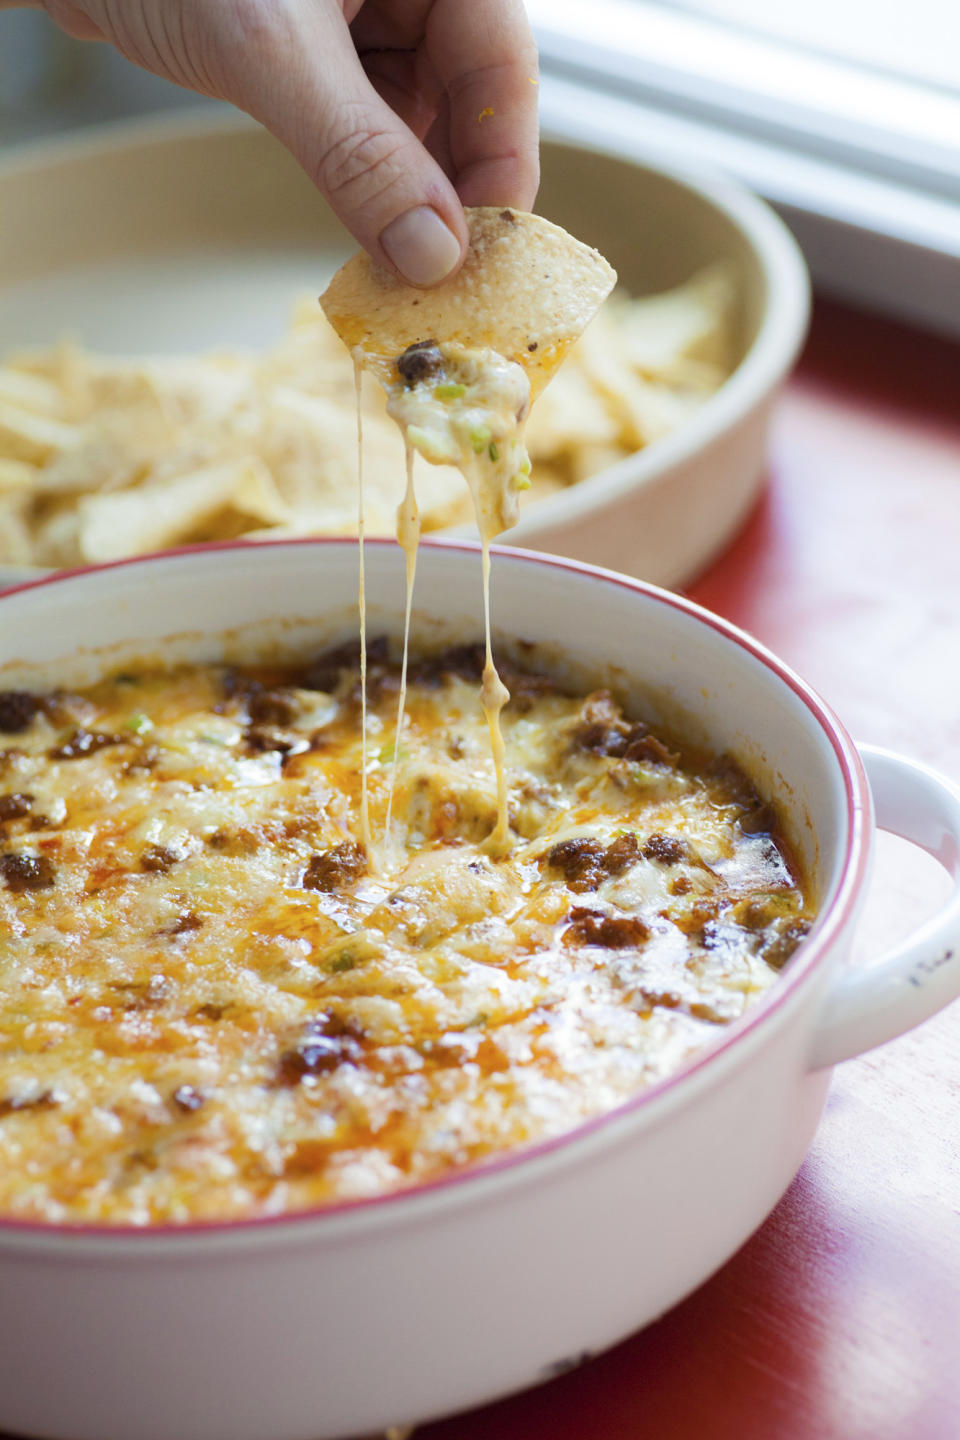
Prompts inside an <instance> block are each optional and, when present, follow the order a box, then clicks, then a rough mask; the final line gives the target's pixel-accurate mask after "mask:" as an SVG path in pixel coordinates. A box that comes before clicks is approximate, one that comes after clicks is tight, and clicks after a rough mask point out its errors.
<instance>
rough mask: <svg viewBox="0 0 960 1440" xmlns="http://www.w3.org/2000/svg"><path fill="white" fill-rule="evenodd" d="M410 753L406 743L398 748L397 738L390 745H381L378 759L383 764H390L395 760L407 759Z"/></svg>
mask: <svg viewBox="0 0 960 1440" xmlns="http://www.w3.org/2000/svg"><path fill="white" fill-rule="evenodd" d="M408 753H409V752H408V750H407V748H406V746H405V745H401V746H400V748H399V750H398V749H397V742H396V740H391V741H390V743H389V744H388V745H381V747H380V750H379V752H378V754H377V759H378V760H379V761H380V764H381V765H389V764H390V763H391V761H393V760H398V759H399V760H405V759H406V758H407V755H408Z"/></svg>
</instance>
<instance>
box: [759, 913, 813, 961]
mask: <svg viewBox="0 0 960 1440" xmlns="http://www.w3.org/2000/svg"><path fill="white" fill-rule="evenodd" d="M809 933H810V921H809V920H807V919H806V918H805V917H804V916H802V915H801V916H799V917H798V918H797V919H796V920H791V921H789V922H788V923H787V924H786V925H784V926H783V928H782V929H778V930H777V931H776V932H775V933H774V935H773V936H772V937H771V938H770V939H769V940H767V941H766V942H765V943H764V944H763V946H762V947H761V950H760V953H761V955H762V956H763V958H764V960H766V962H767V964H768V965H769V966H770V967H771V969H773V970H782V969H783V967H784V965H785V964H786V963H787V961H788V960H789V959H790V956H791V955H792V954H793V952H794V951H795V950H796V948H797V946H798V945H799V944H800V942H801V941H802V940H804V939H805V938H806V936H807V935H809Z"/></svg>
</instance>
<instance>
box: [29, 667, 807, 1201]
mask: <svg viewBox="0 0 960 1440" xmlns="http://www.w3.org/2000/svg"><path fill="white" fill-rule="evenodd" d="M372 653H373V661H372V664H371V668H370V684H371V690H370V716H369V735H368V742H369V752H370V762H369V775H368V779H369V786H370V797H371V820H372V828H373V832H374V834H375V836H381V835H382V828H383V821H384V812H385V809H386V794H387V788H388V783H389V777H390V770H391V767H392V765H393V764H394V763H395V764H396V766H397V775H396V795H395V799H394V812H393V813H394V817H395V818H394V824H393V827H392V834H391V836H390V837H389V838H388V839H387V840H384V841H383V842H382V843H378V844H377V846H376V853H375V854H374V855H373V856H372V857H370V862H371V863H369V864H365V857H364V856H363V854H362V852H360V850H359V847H358V845H357V836H358V834H359V829H358V814H357V812H358V807H359V791H360V780H359V765H360V737H359V689H358V684H357V676H356V670H355V668H354V665H353V660H352V657H351V656H350V655H349V654H348V653H347V652H346V651H343V652H334V653H332V654H331V655H328V656H326V657H321V659H320V660H319V661H315V662H313V663H312V664H308V665H305V666H303V667H300V668H299V669H298V670H296V671H293V670H270V671H268V670H265V669H259V670H256V671H252V670H251V671H234V670H225V669H224V668H222V667H208V668H204V667H199V668H196V667H193V668H184V669H179V670H176V671H173V672H167V673H162V672H159V671H157V672H147V671H144V672H138V673H128V674H123V675H116V676H112V677H110V678H108V679H107V680H105V681H103V682H102V683H101V684H99V685H98V686H96V687H94V688H92V689H90V690H88V691H85V692H84V693H82V694H62V693H53V694H50V695H36V696H26V697H23V696H21V697H19V698H17V697H13V698H12V699H11V697H10V695H9V693H5V694H3V695H0V727H10V728H2V729H0V748H2V754H0V831H2V842H0V852H2V853H0V1215H6V1216H8V1217H16V1218H20V1219H31V1220H42V1221H50V1222H63V1221H69V1222H74V1223H76V1222H81V1223H114V1224H117V1223H120V1224H128V1223H129V1224H133V1225H149V1224H152V1223H161V1222H163V1223H170V1222H174V1223H176V1222H184V1221H189V1220H214V1219H224V1218H241V1217H254V1216H263V1215H273V1214H280V1213H284V1212H288V1211H297V1210H303V1209H306V1208H311V1207H316V1206H322V1205H325V1204H329V1203H333V1202H338V1201H343V1200H347V1199H352V1198H357V1197H368V1196H373V1195H378V1194H381V1193H384V1192H386V1191H390V1190H394V1189H397V1188H402V1187H408V1186H411V1185H415V1184H417V1183H420V1182H423V1181H427V1180H430V1179H435V1178H437V1177H439V1176H442V1175H445V1174H447V1173H449V1172H450V1171H451V1170H454V1169H457V1168H459V1167H462V1166H467V1165H470V1164H472V1163H475V1162H477V1161H479V1160H482V1159H483V1158H484V1157H487V1156H490V1155H492V1154H494V1153H497V1152H500V1151H503V1150H508V1149H512V1148H514V1147H518V1146H524V1145H527V1144H530V1143H531V1142H535V1141H536V1140H538V1139H541V1138H544V1137H548V1136H554V1135H557V1134H561V1133H563V1132H564V1131H567V1130H569V1129H571V1128H573V1127H575V1126H576V1125H577V1124H578V1123H579V1122H580V1121H581V1120H583V1119H584V1118H586V1117H588V1116H592V1115H596V1114H599V1113H602V1112H603V1111H606V1110H609V1109H610V1108H612V1107H614V1106H616V1105H617V1104H618V1103H620V1102H621V1101H623V1100H625V1099H626V1098H628V1097H630V1096H632V1095H634V1094H635V1093H637V1092H638V1091H640V1090H642V1089H643V1088H644V1087H646V1086H648V1085H650V1084H651V1083H652V1082H654V1081H656V1080H659V1079H661V1078H662V1077H664V1076H666V1075H668V1074H669V1073H671V1072H672V1071H674V1070H676V1069H677V1068H678V1067H679V1066H681V1065H682V1064H683V1063H684V1061H685V1060H686V1059H687V1058H688V1057H689V1056H690V1055H691V1054H692V1053H694V1052H695V1051H696V1050H698V1049H699V1048H701V1047H703V1046H704V1045H706V1044H708V1043H709V1042H710V1041H711V1040H713V1039H714V1038H715V1037H716V1035H717V1034H718V1031H719V1027H721V1026H722V1025H724V1024H725V1023H727V1022H729V1021H731V1020H733V1019H736V1018H737V1017H738V1016H739V1015H741V1014H742V1013H743V1011H744V1010H745V1009H746V1008H747V1007H748V1006H749V1005H750V1004H751V1003H752V1002H754V1001H755V1000H756V999H757V998H758V997H760V996H761V995H762V994H763V993H764V991H765V990H766V989H767V988H768V987H769V986H770V985H771V984H772V983H775V979H776V973H777V969H778V968H779V966H780V965H782V963H783V962H784V960H785V959H786V958H787V956H788V955H789V953H790V952H791V950H792V948H793V947H794V946H795V945H796V943H797V942H798V940H799V939H800V938H801V936H802V934H803V933H804V931H805V929H806V928H807V925H808V923H809V917H810V914H811V910H810V906H809V903H808V900H807V898H806V897H805V894H804V891H803V889H802V886H801V884H800V880H799V878H798V876H797V874H796V871H795V869H793V868H792V867H791V862H790V860H789V857H788V855H787V853H786V851H785V848H784V846H783V845H782V843H781V842H780V841H779V840H778V838H777V834H776V826H775V824H773V823H772V821H771V817H770V815H769V813H768V812H767V811H765V810H764V809H763V807H762V806H761V805H760V802H759V800H758V798H757V797H756V795H755V794H754V793H753V791H752V790H751V788H750V786H749V785H748V784H747V783H746V782H745V781H744V780H743V778H742V777H741V776H739V775H738V774H737V773H736V771H735V770H733V769H732V768H731V767H729V766H727V765H725V764H722V763H721V764H718V763H711V762H707V761H705V760H704V759H703V757H691V756H685V755H683V754H681V753H677V752H675V751H674V750H673V749H671V748H669V744H668V743H667V744H665V743H663V737H658V736H651V735H649V733H648V732H647V731H646V728H645V727H644V726H642V725H640V724H637V723H633V722H631V721H630V720H628V719H625V718H624V717H623V716H622V714H621V712H620V710H619V709H618V707H617V706H616V704H615V703H614V702H613V701H612V700H611V699H610V698H609V697H608V696H606V695H605V694H604V693H603V692H600V693H598V694H594V695H592V696H587V697H584V696H574V695H569V694H566V693H563V691H562V690H560V689H558V688H557V687H556V686H555V685H553V684H552V683H551V682H550V681H547V680H545V679H542V678H540V677H529V676H521V675H518V674H517V673H516V672H513V673H509V672H508V674H507V676H506V678H507V680H508V684H509V686H510V689H511V691H512V692H513V694H514V699H513V701H512V702H511V704H510V706H509V707H508V708H507V710H506V711H505V712H504V717H503V718H504V733H505V737H506V744H507V762H508V774H509V781H510V792H511V807H510V818H511V829H512V835H513V845H512V848H511V850H510V853H509V854H507V855H506V856H503V857H501V858H496V859H494V858H491V857H490V856H488V855H487V854H486V853H485V852H484V850H483V848H482V842H483V840H484V838H485V837H486V835H487V834H488V833H489V831H490V829H491V827H492V824H493V821H494V819H495V812H496V790H495V783H494V776H493V769H492V764H491V760H490V754H489V741H488V737H487V732H486V725H485V722H484V718H483V714H482V711H481V708H480V703H479V694H478V677H479V664H480V661H481V660H482V656H481V657H479V658H478V656H477V654H476V653H475V652H474V651H472V650H470V649H466V650H462V651H455V652H451V653H450V654H449V655H448V656H446V657H443V658H441V659H439V660H437V659H434V660H429V661H424V662H423V663H421V664H419V665H416V666H414V667H413V669H412V674H411V683H410V688H409V692H408V699H407V719H406V723H405V728H404V733H403V735H402V736H401V737H399V739H398V738H397V737H396V735H395V734H394V724H395V720H394V717H395V713H396V696H397V688H398V676H397V671H396V667H395V666H394V665H393V664H392V663H390V662H389V661H387V660H386V659H385V658H384V656H383V655H382V653H380V652H378V650H377V648H376V647H374V650H373V652H372Z"/></svg>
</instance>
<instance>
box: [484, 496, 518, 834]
mask: <svg viewBox="0 0 960 1440" xmlns="http://www.w3.org/2000/svg"><path fill="white" fill-rule="evenodd" d="M478 519H479V514H478ZM480 543H481V546H482V566H483V625H484V634H485V638H486V642H487V650H486V656H485V659H484V666H483V681H482V684H481V687H480V703H481V704H482V706H483V713H484V715H485V716H486V720H487V728H488V729H489V731H490V748H491V749H492V751H493V768H494V770H495V771H496V776H497V823H496V825H495V826H494V828H493V830H492V831H491V833H490V834H489V835H488V836H487V838H486V840H485V841H484V849H485V850H488V851H489V852H490V854H492V855H504V854H506V852H507V851H508V850H509V849H510V843H511V841H510V815H509V810H508V805H507V801H508V798H509V797H508V794H507V767H506V750H505V747H504V743H503V731H502V730H501V728H500V711H501V710H502V709H503V707H504V705H506V703H507V701H508V700H509V699H510V691H509V690H508V689H507V687H506V685H504V683H503V681H502V680H501V679H500V676H499V675H498V673H497V667H496V666H495V665H494V663H493V649H492V647H491V644H490V540H489V537H488V536H487V535H484V534H481V537H480Z"/></svg>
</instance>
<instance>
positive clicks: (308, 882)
mask: <svg viewBox="0 0 960 1440" xmlns="http://www.w3.org/2000/svg"><path fill="white" fill-rule="evenodd" d="M366 868H367V856H366V851H365V850H364V849H363V846H362V845H358V844H357V843H356V841H354V840H345V841H344V842H343V843H342V844H341V845H334V846H333V848H332V849H331V850H325V851H324V852H323V854H322V855H312V856H311V857H310V863H309V865H308V866H307V869H306V874H305V875H304V877H303V888H304V889H305V890H323V891H326V892H327V893H330V892H331V891H334V890H338V889H339V888H340V887H341V886H343V885H348V884H349V883H350V882H351V881H352V880H359V878H360V876H361V875H363V874H364V872H365V871H366Z"/></svg>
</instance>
